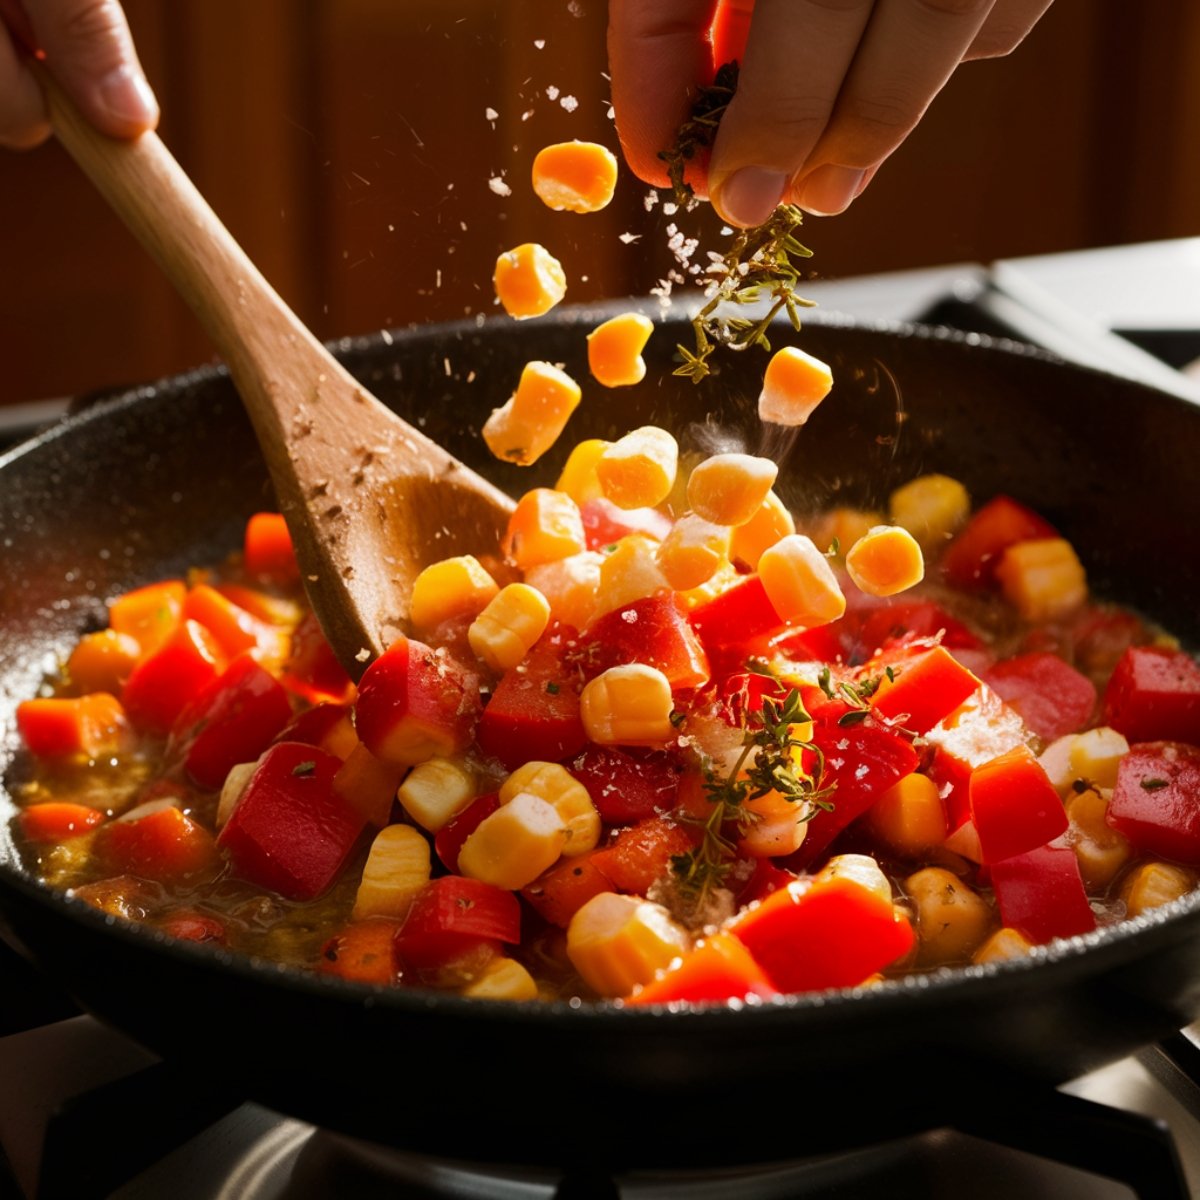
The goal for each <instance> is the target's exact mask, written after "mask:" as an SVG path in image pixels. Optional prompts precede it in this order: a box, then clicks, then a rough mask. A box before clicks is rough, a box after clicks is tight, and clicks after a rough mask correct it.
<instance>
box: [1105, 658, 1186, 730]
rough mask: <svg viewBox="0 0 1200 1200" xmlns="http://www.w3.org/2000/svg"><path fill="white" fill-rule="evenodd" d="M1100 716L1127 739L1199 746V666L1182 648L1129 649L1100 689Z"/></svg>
mask: <svg viewBox="0 0 1200 1200" xmlns="http://www.w3.org/2000/svg"><path fill="white" fill-rule="evenodd" d="M1104 720H1105V722H1106V723H1107V724H1109V725H1111V726H1112V727H1113V728H1114V729H1116V730H1118V731H1119V732H1121V733H1123V734H1124V735H1125V736H1126V738H1128V739H1129V741H1131V742H1190V743H1191V744H1192V745H1193V746H1196V745H1200V666H1197V664H1196V662H1195V660H1194V659H1193V658H1192V656H1191V655H1190V654H1187V653H1186V652H1185V651H1183V650H1162V649H1158V648H1156V647H1153V646H1133V647H1130V649H1128V650H1126V651H1125V653H1124V654H1123V655H1122V656H1121V660H1120V662H1118V663H1117V666H1116V670H1114V671H1113V674H1112V678H1111V679H1110V680H1109V681H1108V687H1107V688H1105V690H1104Z"/></svg>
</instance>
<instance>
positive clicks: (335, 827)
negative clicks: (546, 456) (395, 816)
mask: <svg viewBox="0 0 1200 1200" xmlns="http://www.w3.org/2000/svg"><path fill="white" fill-rule="evenodd" d="M341 765H342V764H341V760H340V759H337V758H334V756H333V755H332V754H326V753H325V752H324V751H323V750H319V749H317V747H315V746H305V745H301V744H299V743H296V742H280V743H279V744H278V745H275V746H272V747H271V749H270V750H268V751H267V752H266V754H264V755H263V756H262V758H261V759H260V760H259V763H258V766H257V768H256V769H255V772H254V774H253V775H252V776H251V777H250V780H249V782H248V783H247V784H246V789H245V791H244V792H243V793H242V795H241V798H240V799H239V800H238V802H237V805H236V806H235V807H234V810H233V812H232V814H231V815H230V817H229V820H228V821H227V822H226V823H225V827H224V829H222V830H221V834H220V836H219V837H218V839H217V844H218V845H219V846H220V847H221V848H222V849H224V850H225V851H226V852H227V853H228V854H229V858H230V861H231V862H232V864H233V869H234V871H235V872H236V874H237V875H238V876H239V877H240V878H242V879H246V880H248V881H249V882H250V883H253V884H255V885H257V886H258V887H263V888H268V889H269V890H271V891H273V892H278V893H279V894H280V895H281V896H286V897H287V898H288V899H289V900H311V899H313V897H315V896H319V895H320V894H321V893H322V892H324V891H326V890H327V889H328V888H329V887H330V885H331V884H332V883H333V882H334V880H335V879H337V877H338V876H339V875H340V874H341V872H342V869H343V867H344V866H345V865H346V862H347V861H348V860H349V858H350V855H351V854H352V853H353V851H354V847H355V844H356V843H357V842H358V839H359V836H360V835H361V833H362V831H363V825H364V821H363V817H362V814H361V813H360V812H358V811H357V810H355V809H354V808H352V807H351V806H350V805H348V804H347V803H346V802H345V801H344V800H343V799H342V798H341V797H340V796H339V795H338V794H337V793H336V792H335V791H334V790H333V779H334V776H335V775H336V774H337V773H338V770H339V769H340V768H341Z"/></svg>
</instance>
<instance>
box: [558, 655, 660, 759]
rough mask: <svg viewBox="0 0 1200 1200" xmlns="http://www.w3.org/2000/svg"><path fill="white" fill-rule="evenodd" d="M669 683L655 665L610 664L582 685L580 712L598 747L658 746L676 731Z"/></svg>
mask: <svg viewBox="0 0 1200 1200" xmlns="http://www.w3.org/2000/svg"><path fill="white" fill-rule="evenodd" d="M671 711H672V701H671V684H670V681H669V680H668V679H667V677H666V676H665V675H664V674H663V673H662V672H661V671H660V670H658V668H657V667H648V666H646V665H645V663H629V664H628V665H626V666H622V667H609V669H608V670H607V671H603V672H601V673H600V674H599V675H597V676H596V678H595V679H593V680H592V681H591V682H590V683H588V684H587V685H585V687H584V689H583V691H582V692H581V693H580V696H579V715H580V717H581V718H582V719H583V728H584V731H585V732H586V733H587V735H588V737H589V738H590V739H591V740H592V741H593V742H595V743H596V744H597V745H600V746H661V745H662V744H663V743H664V742H666V741H668V740H669V739H670V738H672V737H673V736H674V734H675V727H674V726H673V725H672V724H671Z"/></svg>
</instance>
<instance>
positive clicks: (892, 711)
mask: <svg viewBox="0 0 1200 1200" xmlns="http://www.w3.org/2000/svg"><path fill="white" fill-rule="evenodd" d="M978 687H979V680H978V679H977V678H976V677H975V676H974V675H972V674H971V672H970V671H968V670H967V668H966V667H964V666H963V665H962V664H961V663H960V662H958V660H957V659H955V658H954V656H953V655H952V654H951V653H950V651H949V650H947V649H945V647H943V646H936V647H934V649H932V650H930V651H928V652H927V653H925V654H922V655H921V656H920V657H919V658H915V659H913V660H912V661H910V662H908V663H907V664H906V665H905V666H903V667H902V668H900V669H899V670H897V671H895V672H894V677H893V678H892V679H889V678H888V677H887V676H886V675H884V677H883V679H882V681H881V682H880V684H879V688H878V690H877V691H876V692H875V694H874V696H872V697H871V709H872V711H873V712H874V713H875V715H876V716H878V717H883V718H885V719H886V720H890V721H895V722H898V723H899V724H900V725H902V726H903V727H904V728H905V729H910V730H912V732H913V733H917V734H925V733H928V732H929V731H930V730H931V729H932V728H933V727H934V726H935V725H936V724H937V723H938V722H939V721H941V720H943V719H944V718H946V717H948V716H949V715H950V714H951V713H952V712H953V711H954V710H955V709H956V708H958V706H959V705H960V704H962V703H963V702H964V701H965V700H967V699H968V698H969V697H970V696H971V694H972V693H973V692H974V691H975V690H976V689H977V688H978Z"/></svg>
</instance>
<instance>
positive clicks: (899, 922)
mask: <svg viewBox="0 0 1200 1200" xmlns="http://www.w3.org/2000/svg"><path fill="white" fill-rule="evenodd" d="M730 932H731V933H733V934H734V936H735V937H737V938H738V939H739V941H741V942H742V943H743V944H744V945H745V946H746V948H747V949H748V950H749V951H750V953H751V954H752V955H753V956H754V958H755V960H756V961H757V962H758V964H759V965H760V966H761V967H762V968H763V970H764V971H765V972H766V975H767V978H768V979H769V980H770V981H771V983H772V984H773V985H774V986H775V987H776V988H777V989H778V990H779V991H781V992H812V991H820V990H823V989H824V988H838V987H854V986H855V985H857V984H860V983H862V982H863V980H864V979H867V978H868V977H869V976H871V975H873V974H874V973H875V972H876V971H878V970H881V969H882V968H883V967H886V966H888V965H889V964H890V963H893V962H895V961H896V960H897V959H898V958H902V957H903V956H904V955H905V954H907V953H908V951H909V950H910V949H911V948H912V945H913V931H912V926H911V925H910V924H909V923H908V921H907V920H906V919H905V918H904V917H903V916H901V915H900V914H898V913H897V912H896V909H895V906H894V905H893V904H892V903H891V901H890V900H885V899H884V898H883V897H882V896H880V895H879V894H878V893H876V892H874V891H872V890H871V889H870V888H867V887H864V886H863V885H862V884H860V883H858V882H857V881H855V880H853V879H849V878H846V877H845V876H842V875H835V876H833V877H832V878H829V879H822V880H821V881H820V882H817V883H813V884H812V885H811V886H806V885H805V884H803V883H795V884H791V885H789V886H788V887H785V888H782V889H780V890H779V891H777V892H774V893H773V894H772V895H770V896H768V897H767V898H766V899H765V900H764V901H763V902H762V903H761V904H760V905H759V906H758V907H757V908H754V909H751V910H750V911H749V912H747V913H745V914H744V915H742V916H741V917H739V918H738V919H737V921H736V922H735V923H734V924H733V926H732V927H731V929H730Z"/></svg>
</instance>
